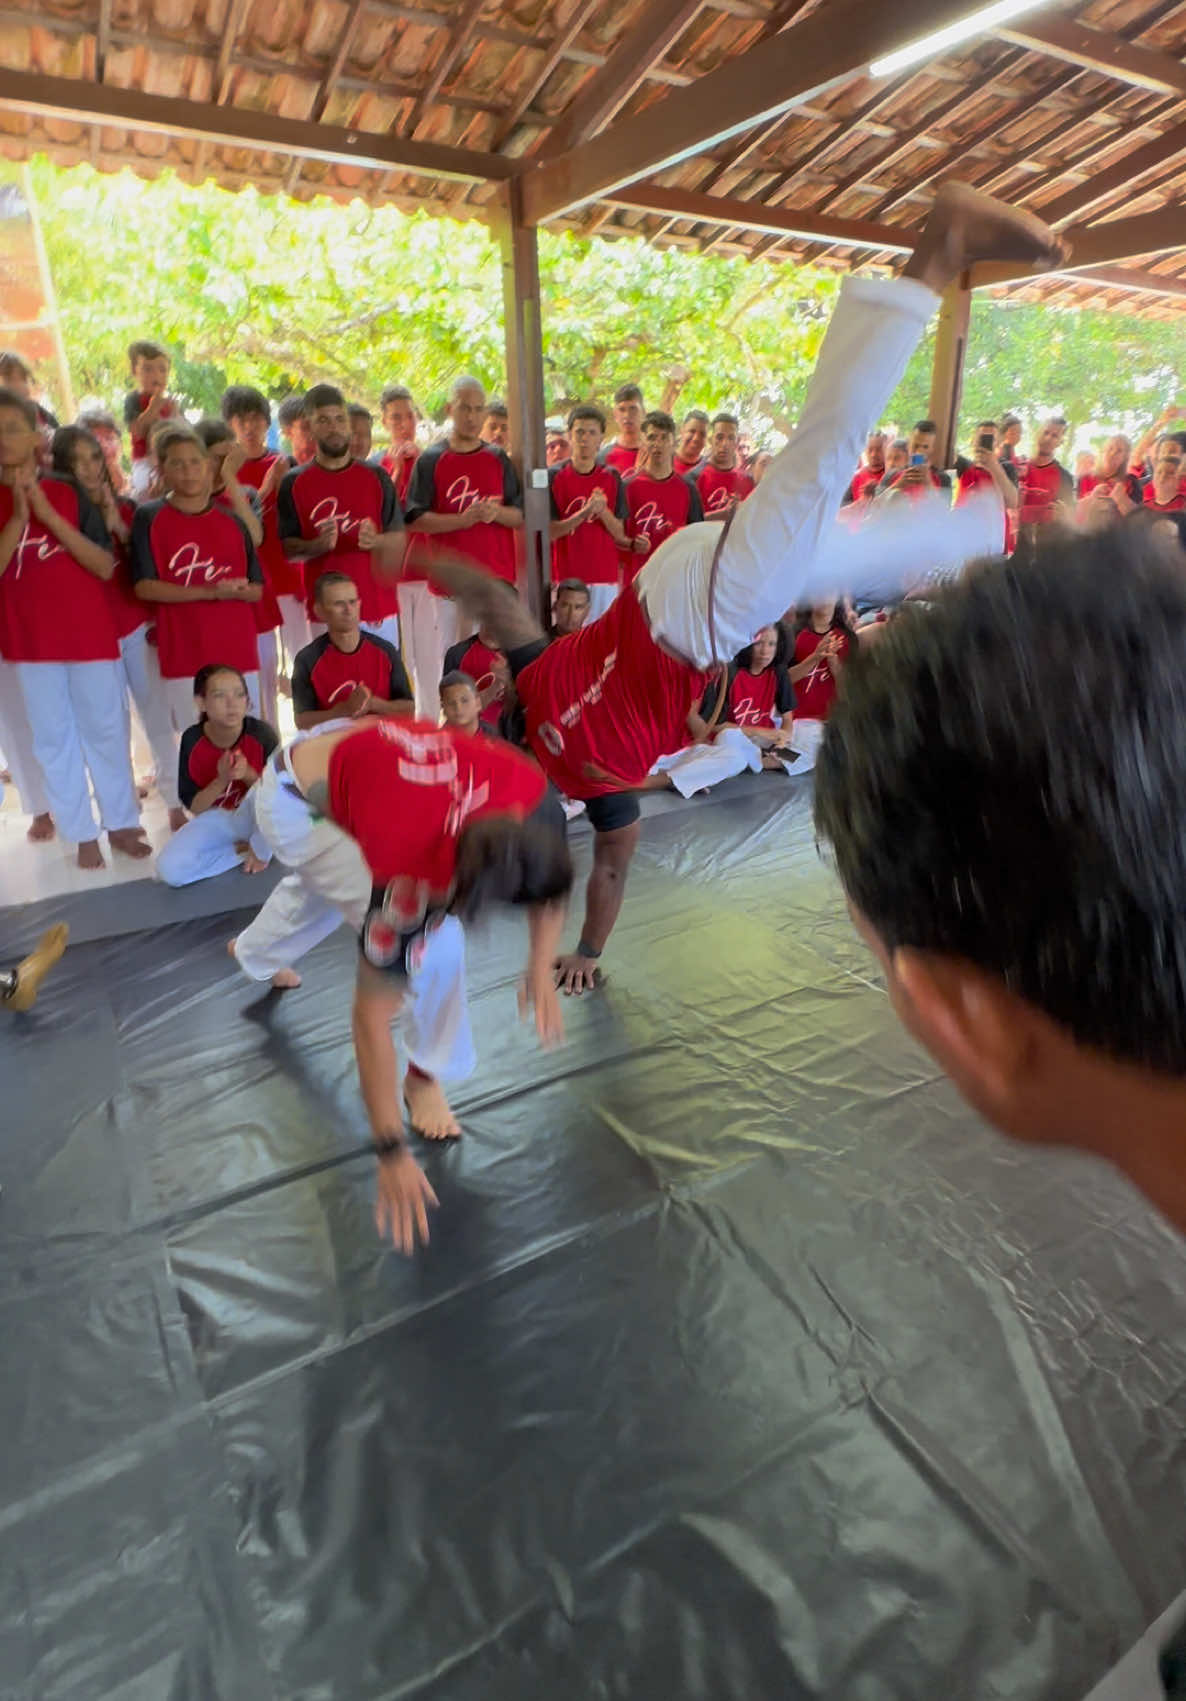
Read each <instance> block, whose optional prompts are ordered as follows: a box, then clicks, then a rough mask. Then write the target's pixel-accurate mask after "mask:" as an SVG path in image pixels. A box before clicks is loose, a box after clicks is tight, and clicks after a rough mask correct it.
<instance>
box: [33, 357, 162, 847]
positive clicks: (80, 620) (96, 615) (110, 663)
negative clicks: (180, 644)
mask: <svg viewBox="0 0 1186 1701" xmlns="http://www.w3.org/2000/svg"><path fill="white" fill-rule="evenodd" d="M40 430H41V428H40V425H39V423H38V419H37V413H36V410H35V409H34V407H33V404H32V402H30V401H26V399H25V398H24V397H23V396H17V395H14V394H13V392H12V391H11V390H0V655H3V656H4V658H5V660H6V661H7V662H9V663H11V664H12V666H13V668H14V671H15V674H16V678H17V682H18V684H19V686H20V691H21V697H22V699H23V702H24V708H25V714H26V717H27V720H28V725H29V728H30V731H31V733H32V741H33V753H34V755H35V757H36V759H37V766H38V769H39V770H40V774H41V777H42V779H43V781H44V785H45V794H46V801H47V802H48V805H49V809H50V811H51V812H52V816H53V820H54V821H55V822H56V823H57V827H58V830H59V831H60V832H61V833H62V835H63V836H64V837H65V838H67V839H70V840H72V841H73V842H74V843H75V844H76V845H77V846H78V866H79V867H80V868H87V869H98V868H102V867H103V866H104V862H103V853H102V850H101V849H100V846H99V830H100V828H99V825H98V824H97V823H96V821H95V813H94V809H93V807H92V804H91V788H92V787H93V789H94V794H95V799H96V801H97V802H98V805H99V813H100V816H101V825H102V828H103V829H104V830H105V831H106V833H107V839H108V843H109V844H110V846H111V848H112V850H114V851H118V852H120V853H122V854H123V855H124V856H131V857H137V858H139V857H147V856H151V854H152V849H151V846H150V845H149V844H148V841H147V840H146V839H145V837H144V834H143V831H142V829H141V827H140V805H139V802H138V800H137V797H136V784H135V780H134V779H133V777H132V757H131V751H130V748H129V733H130V726H129V720H128V706H127V697H126V694H125V687H124V673H123V668H122V666H121V664H120V659H119V636H118V633H117V630H116V623H115V617H114V614H113V612H112V602H111V594H110V592H109V590H108V588H107V587H108V582H109V581H110V579H111V576H112V574H113V573H114V571H115V562H114V559H113V557H112V554H111V540H110V538H109V537H108V534H107V528H106V526H105V525H104V523H103V517H102V515H101V514H100V513H99V511H98V509H97V508H96V507H95V505H94V503H93V502H91V501H90V500H89V498H88V497H87V496H86V495H84V493H83V491H82V489H81V488H80V487H79V486H78V485H77V484H75V483H74V481H73V479H63V478H53V477H47V478H40V479H39V478H38V476H37V453H38V445H39V443H40Z"/></svg>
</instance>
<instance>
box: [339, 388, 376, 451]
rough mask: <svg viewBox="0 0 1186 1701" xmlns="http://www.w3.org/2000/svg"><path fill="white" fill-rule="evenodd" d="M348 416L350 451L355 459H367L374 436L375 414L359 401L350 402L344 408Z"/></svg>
mask: <svg viewBox="0 0 1186 1701" xmlns="http://www.w3.org/2000/svg"><path fill="white" fill-rule="evenodd" d="M346 412H347V413H348V414H349V416H350V453H351V454H352V455H353V456H354V459H355V460H356V461H368V460H370V457H371V444H372V441H373V438H374V430H375V416H374V415H373V414H372V413H371V410H370V409H369V408H364V407H363V405H362V403H361V402H351V403H350V406H349V407H348V408H347V409H346Z"/></svg>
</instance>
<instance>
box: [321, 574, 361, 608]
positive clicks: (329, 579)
mask: <svg viewBox="0 0 1186 1701" xmlns="http://www.w3.org/2000/svg"><path fill="white" fill-rule="evenodd" d="M331 585H352V586H353V587H354V589H355V590H357V589H358V585H357V583H356V582H355V581H354V580H353V579H352V578H351V577H350V575H349V573H339V572H337V571H334V572H332V573H319V574H318V575H317V577H316V579H315V580H314V582H313V601H314V602H315V603H318V602H320V601H321V599H322V597H323V596H324V594H325V592H326V591H328V590H329V588H330V586H331Z"/></svg>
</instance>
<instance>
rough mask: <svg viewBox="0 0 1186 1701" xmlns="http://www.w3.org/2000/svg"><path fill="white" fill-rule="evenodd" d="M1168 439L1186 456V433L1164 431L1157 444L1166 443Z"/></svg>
mask: <svg viewBox="0 0 1186 1701" xmlns="http://www.w3.org/2000/svg"><path fill="white" fill-rule="evenodd" d="M1167 438H1168V439H1169V441H1170V442H1171V443H1176V444H1177V445H1178V447H1179V449H1181V450H1182V452H1183V453H1184V454H1186V431H1163V432H1162V434H1161V436H1160V437H1159V438H1158V439H1157V442H1158V443H1164V442H1165V441H1166V439H1167ZM1154 447H1156V445H1154Z"/></svg>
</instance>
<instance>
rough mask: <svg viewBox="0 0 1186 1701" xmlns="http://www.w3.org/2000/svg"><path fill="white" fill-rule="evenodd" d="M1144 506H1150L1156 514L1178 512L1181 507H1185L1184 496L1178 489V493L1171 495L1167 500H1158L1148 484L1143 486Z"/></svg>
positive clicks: (1185, 499) (1185, 497)
mask: <svg viewBox="0 0 1186 1701" xmlns="http://www.w3.org/2000/svg"><path fill="white" fill-rule="evenodd" d="M1145 506H1146V508H1152V509H1153V511H1154V512H1155V513H1157V514H1179V513H1181V511H1182V509H1183V508H1186V496H1184V495H1183V494H1182V492H1181V490H1179V491H1178V494H1177V495H1176V496H1171V497H1170V499H1169V501H1168V502H1159V501H1158V500H1157V497H1156V496H1155V495H1154V492H1153V486H1152V485H1151V484H1150V485H1146V487H1145Z"/></svg>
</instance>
